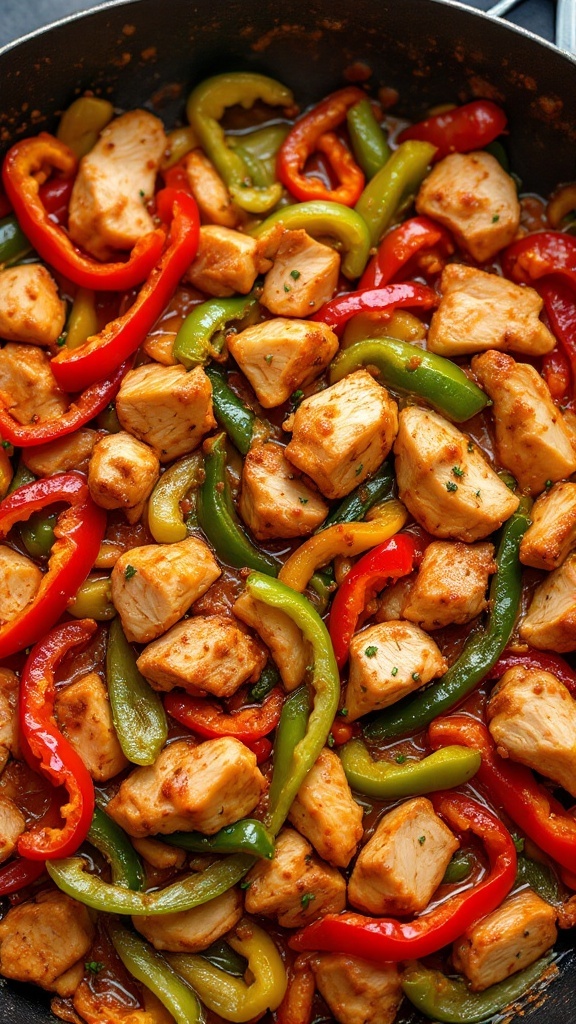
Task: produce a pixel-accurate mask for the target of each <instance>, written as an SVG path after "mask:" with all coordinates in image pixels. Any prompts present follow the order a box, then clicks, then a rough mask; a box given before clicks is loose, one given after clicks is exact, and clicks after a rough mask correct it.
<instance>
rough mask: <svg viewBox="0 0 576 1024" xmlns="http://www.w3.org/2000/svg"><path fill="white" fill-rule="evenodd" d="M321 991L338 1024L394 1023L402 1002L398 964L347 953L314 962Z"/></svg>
mask: <svg viewBox="0 0 576 1024" xmlns="http://www.w3.org/2000/svg"><path fill="white" fill-rule="evenodd" d="M311 966H312V970H313V971H314V976H315V978H316V985H317V987H318V991H319V992H320V994H321V995H322V997H323V998H324V999H325V1001H326V1002H327V1004H328V1006H329V1008H330V1010H331V1012H332V1013H333V1014H334V1017H335V1019H336V1020H337V1021H338V1024H393V1022H394V1021H395V1020H396V1013H397V1010H398V1007H399V1006H400V1003H401V1001H402V988H401V984H400V972H399V971H398V967H397V965H396V964H380V963H379V964H375V963H369V961H367V960H359V959H358V958H357V957H355V956H346V955H345V954H344V953H320V954H319V955H317V956H314V957H312V959H311Z"/></svg>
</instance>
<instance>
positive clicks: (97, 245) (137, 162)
mask: <svg viewBox="0 0 576 1024" xmlns="http://www.w3.org/2000/svg"><path fill="white" fill-rule="evenodd" d="M166 144H167V140H166V135H165V132H164V126H163V124H162V122H161V121H160V120H159V119H158V118H157V117H154V115H153V114H149V113H148V111H146V110H130V111H129V112H128V113H127V114H122V115H121V116H120V117H117V118H115V119H114V120H113V121H111V122H110V124H108V125H107V126H106V128H104V130H103V131H102V133H101V135H100V138H99V139H98V142H97V143H96V145H95V146H94V147H93V148H92V149H91V150H90V152H89V153H88V154H87V155H86V156H85V157H84V158H83V160H82V161H81V163H80V169H79V171H78V174H77V176H76V180H75V182H74V188H73V189H72V195H71V197H70V213H69V220H68V229H69V232H70V236H71V238H72V239H73V240H74V241H75V242H76V243H77V244H78V245H81V246H82V248H83V249H86V251H87V252H89V253H91V254H92V255H93V256H96V257H97V258H98V259H101V260H107V259H110V258H111V257H112V256H113V251H114V250H115V249H131V248H132V247H133V246H134V245H135V243H136V242H137V241H138V239H139V238H142V236H143V235H146V234H148V233H149V232H150V231H152V230H153V229H154V222H153V220H152V218H151V216H150V214H149V213H148V210H147V209H146V203H147V202H149V200H150V199H151V198H152V196H153V194H154V186H155V183H156V174H157V172H158V168H159V165H160V159H161V157H162V154H163V152H164V150H165V149H166Z"/></svg>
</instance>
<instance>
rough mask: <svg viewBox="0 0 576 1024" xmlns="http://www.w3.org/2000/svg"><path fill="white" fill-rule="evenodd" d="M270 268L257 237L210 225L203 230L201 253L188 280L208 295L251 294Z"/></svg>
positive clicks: (187, 274)
mask: <svg viewBox="0 0 576 1024" xmlns="http://www.w3.org/2000/svg"><path fill="white" fill-rule="evenodd" d="M269 265H270V264H269V262H268V261H265V262H264V263H263V262H262V259H261V257H260V255H259V249H258V243H257V241H256V239H255V238H252V237H251V236H250V235H243V234H241V233H240V231H233V230H232V229H231V228H225V227H219V226H218V225H217V224H206V225H204V226H203V227H201V228H200V243H199V245H198V252H197V253H196V256H195V258H194V260H193V262H192V263H191V265H190V267H189V268H188V271H187V272H186V277H185V279H186V280H187V281H190V283H191V284H193V285H194V287H195V288H199V289H200V291H201V292H205V293H206V295H216V296H226V295H236V294H237V293H239V294H240V295H247V294H248V292H249V291H251V290H252V288H253V287H254V282H255V280H256V278H257V277H258V274H260V273H261V272H262V270H267V269H268V267H269Z"/></svg>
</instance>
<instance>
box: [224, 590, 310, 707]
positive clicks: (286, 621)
mask: <svg viewBox="0 0 576 1024" xmlns="http://www.w3.org/2000/svg"><path fill="white" fill-rule="evenodd" d="M233 612H234V615H235V616H236V617H237V618H238V619H241V620H242V622H245V623H246V625H247V626H251V627H252V629H255V630H256V632H257V633H258V635H259V636H260V637H261V638H262V640H263V641H264V643H265V644H266V646H267V647H268V648H269V650H270V654H271V655H272V658H273V660H274V662H275V664H276V667H277V669H278V671H279V673H280V675H281V677H282V682H283V683H284V686H285V687H286V689H287V690H289V691H290V690H295V689H296V687H297V686H300V683H301V682H302V681H303V679H304V675H305V673H306V669H307V667H308V665H309V664H310V661H311V647H310V644H309V643H308V641H307V640H305V639H304V637H303V635H302V631H301V630H300V629H299V628H298V626H297V625H296V623H295V622H294V620H293V619H291V618H290V616H289V615H287V614H286V612H283V611H282V610H281V609H280V608H272V607H271V606H270V605H267V604H264V602H263V601H255V600H254V598H253V597H250V595H249V594H247V593H244V594H241V595H240V597H239V598H238V600H237V601H236V602H235V604H234V607H233Z"/></svg>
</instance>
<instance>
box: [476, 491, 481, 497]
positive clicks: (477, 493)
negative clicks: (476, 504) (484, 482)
mask: <svg viewBox="0 0 576 1024" xmlns="http://www.w3.org/2000/svg"><path fill="white" fill-rule="evenodd" d="M476 497H477V498H479V497H480V490H479V489H478V490H477V491H476Z"/></svg>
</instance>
